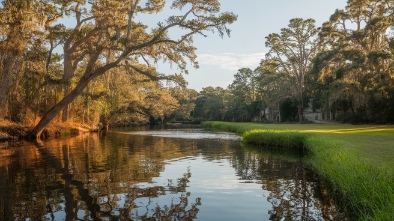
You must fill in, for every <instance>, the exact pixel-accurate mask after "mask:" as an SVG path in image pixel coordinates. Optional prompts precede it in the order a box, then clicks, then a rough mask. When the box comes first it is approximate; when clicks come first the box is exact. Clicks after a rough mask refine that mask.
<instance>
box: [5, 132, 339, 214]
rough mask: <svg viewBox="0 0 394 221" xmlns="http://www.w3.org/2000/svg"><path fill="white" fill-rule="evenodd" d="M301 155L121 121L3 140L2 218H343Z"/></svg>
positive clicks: (231, 136)
mask: <svg viewBox="0 0 394 221" xmlns="http://www.w3.org/2000/svg"><path fill="white" fill-rule="evenodd" d="M319 183H320V182H319V181H318V180H317V176H316V175H314V174H313V173H312V172H311V171H310V170H308V169H307V168H305V167H304V165H303V164H302V163H301V160H298V159H297V158H293V159H292V158H287V160H286V159H284V158H283V157H278V156H273V155H270V154H268V153H259V152H258V151H256V149H255V150H253V149H251V148H245V147H243V146H242V145H241V142H240V140H239V137H238V136H237V135H234V134H231V133H222V132H208V131H204V130H203V129H199V128H179V129H176V128H172V129H171V128H170V129H149V128H146V127H139V128H137V129H136V128H134V129H128V130H113V131H110V132H108V133H106V134H105V135H103V134H101V135H98V134H85V135H80V136H77V137H73V138H68V139H54V140H50V141H47V142H44V143H43V144H42V145H40V146H38V145H34V144H30V143H26V142H25V143H24V144H23V145H21V146H16V147H9V146H7V143H1V144H0V188H1V190H0V220H4V221H11V220H160V221H164V220H202V221H209V220H212V221H217V220H223V221H254V220H308V221H309V220H344V218H343V217H342V216H341V214H340V213H338V211H337V208H336V206H335V205H334V204H333V202H332V200H330V199H329V198H328V197H327V194H326V193H325V191H324V190H322V189H321V188H320V186H319Z"/></svg>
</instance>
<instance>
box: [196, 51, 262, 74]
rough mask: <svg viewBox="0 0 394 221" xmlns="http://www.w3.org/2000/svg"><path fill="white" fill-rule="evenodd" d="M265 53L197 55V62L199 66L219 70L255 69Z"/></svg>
mask: <svg viewBox="0 0 394 221" xmlns="http://www.w3.org/2000/svg"><path fill="white" fill-rule="evenodd" d="M264 55H265V53H253V54H234V53H221V54H199V55H198V62H199V64H200V66H203V65H211V66H216V67H217V68H219V69H223V70H229V71H237V70H239V69H241V68H251V69H255V68H256V67H257V66H258V65H259V64H260V61H261V59H263V58H264Z"/></svg>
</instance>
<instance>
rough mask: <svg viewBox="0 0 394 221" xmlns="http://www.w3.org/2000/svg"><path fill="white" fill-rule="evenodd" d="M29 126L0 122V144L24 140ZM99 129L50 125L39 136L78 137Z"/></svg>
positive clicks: (61, 124) (84, 126)
mask: <svg viewBox="0 0 394 221" xmlns="http://www.w3.org/2000/svg"><path fill="white" fill-rule="evenodd" d="M30 129H32V127H31V126H28V125H23V124H17V123H14V122H11V121H5V120H3V121H0V142H2V141H7V140H21V139H24V138H26V135H27V134H28V131H29V130H30ZM98 130H99V128H97V127H91V126H89V125H85V124H73V123H56V122H55V123H50V124H49V125H48V126H47V127H46V128H45V129H44V131H43V133H42V134H41V138H43V139H47V138H50V137H62V136H68V135H78V134H80V133H88V132H97V131H98Z"/></svg>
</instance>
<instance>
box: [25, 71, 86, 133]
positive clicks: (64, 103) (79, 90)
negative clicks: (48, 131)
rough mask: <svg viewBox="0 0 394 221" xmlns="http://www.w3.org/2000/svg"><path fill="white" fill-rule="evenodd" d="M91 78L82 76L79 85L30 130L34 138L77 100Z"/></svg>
mask: <svg viewBox="0 0 394 221" xmlns="http://www.w3.org/2000/svg"><path fill="white" fill-rule="evenodd" d="M89 81H90V79H89V78H81V80H80V81H79V82H78V84H77V86H76V87H75V88H74V90H72V91H71V92H70V93H69V94H68V95H66V96H65V97H64V98H63V99H62V100H61V101H60V102H59V103H57V104H56V105H55V106H54V107H52V108H51V109H50V110H49V111H48V112H47V113H46V114H45V115H44V116H43V117H42V118H41V120H40V122H39V123H38V124H37V125H36V126H35V127H34V129H33V130H32V131H31V132H30V135H31V137H32V138H37V137H38V136H39V135H40V134H41V132H42V130H43V129H44V128H45V127H46V126H47V125H48V124H49V123H50V122H51V121H52V120H53V118H55V117H56V115H58V114H59V113H60V111H62V110H63V109H64V108H65V107H67V106H68V105H69V104H70V103H71V102H73V101H74V100H75V98H77V97H78V96H79V95H80V94H81V93H82V92H83V90H84V89H85V88H86V86H87V85H88V84H89Z"/></svg>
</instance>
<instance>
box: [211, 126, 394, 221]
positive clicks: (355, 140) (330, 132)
mask: <svg viewBox="0 0 394 221" xmlns="http://www.w3.org/2000/svg"><path fill="white" fill-rule="evenodd" d="M204 125H205V126H206V127H211V128H216V129H219V130H225V131H232V132H236V133H239V134H242V139H243V141H244V142H247V143H255V144H262V145H272V146H278V148H294V147H298V148H299V147H301V148H305V149H307V155H306V157H305V161H306V162H307V163H309V164H310V165H311V166H312V167H313V168H314V169H315V170H316V172H317V173H318V174H320V175H321V176H322V177H324V178H325V179H326V180H327V181H328V182H330V183H331V186H332V191H333V192H332V193H333V194H335V195H336V198H337V199H339V198H340V199H341V202H339V203H340V204H341V205H342V206H343V209H344V210H345V211H346V212H347V213H348V214H349V216H351V217H356V219H357V220H394V176H393V174H394V127H391V126H357V125H339V124H335V125H325V124H257V123H225V122H205V123H204Z"/></svg>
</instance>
